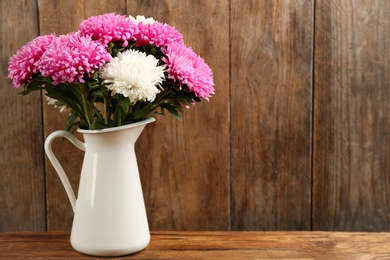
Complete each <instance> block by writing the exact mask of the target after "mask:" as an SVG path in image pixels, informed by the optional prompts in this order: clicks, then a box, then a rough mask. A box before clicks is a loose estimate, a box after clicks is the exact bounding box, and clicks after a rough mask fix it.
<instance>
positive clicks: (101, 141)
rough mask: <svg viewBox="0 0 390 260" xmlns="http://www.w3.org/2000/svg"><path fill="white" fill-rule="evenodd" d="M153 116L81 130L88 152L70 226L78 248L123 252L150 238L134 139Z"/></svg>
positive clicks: (102, 253)
mask: <svg viewBox="0 0 390 260" xmlns="http://www.w3.org/2000/svg"><path fill="white" fill-rule="evenodd" d="M153 121H154V119H153V120H149V121H146V122H145V121H144V123H143V124H139V123H137V124H136V125H135V126H132V127H130V126H131V125H129V126H128V127H124V128H121V129H119V130H118V131H89V132H88V131H85V130H83V131H82V133H83V136H84V140H85V143H84V146H85V155H84V161H83V166H82V170H81V178H80V184H79V190H78V198H77V200H76V202H75V209H74V210H75V215H74V219H73V226H72V232H71V244H72V246H73V248H75V249H76V250H77V251H80V252H82V253H85V254H90V255H98V256H119V255H125V254H130V253H135V252H138V251H140V250H142V249H144V248H145V247H146V246H147V245H148V244H149V241H150V234H149V226H148V221H147V216H146V210H145V204H144V199H143V193H142V187H141V182H140V178H139V173H138V166H137V160H136V155H135V152H134V143H135V141H136V140H137V138H138V136H139V135H140V134H141V132H142V130H143V128H144V127H145V124H147V123H150V122H153ZM80 132H81V131H80ZM54 163H55V162H54ZM65 186H66V184H65ZM70 200H71V198H70Z"/></svg>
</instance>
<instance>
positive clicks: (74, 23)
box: [40, 0, 125, 230]
mask: <svg viewBox="0 0 390 260" xmlns="http://www.w3.org/2000/svg"><path fill="white" fill-rule="evenodd" d="M114 11H116V12H118V13H123V12H124V11H125V2H124V1H113V0H111V1H101V0H100V1H90V0H85V1H79V0H71V1H68V0H67V1H64V0H54V1H53V0H41V1H40V32H41V34H42V35H45V34H50V33H53V32H55V33H56V34H57V35H60V34H66V33H69V32H74V31H77V30H78V26H79V24H80V22H81V21H82V20H84V19H86V18H88V17H90V16H92V15H98V14H104V13H106V12H114ZM43 103H44V130H45V131H44V133H45V134H44V136H45V138H46V137H47V136H48V135H49V134H50V133H52V132H53V131H56V130H62V129H64V128H65V123H66V119H67V117H68V114H66V113H62V114H61V113H59V111H58V109H57V108H55V107H53V106H49V105H47V104H46V102H45V100H43ZM77 136H78V137H79V138H80V139H82V137H81V135H77ZM53 150H54V152H55V154H56V156H57V158H58V160H59V161H60V162H61V165H62V166H63V168H64V170H65V172H66V173H67V174H68V178H69V181H70V182H71V184H72V186H73V189H74V191H75V193H76V194H77V189H78V182H79V177H80V172H81V164H82V160H83V155H84V154H83V152H81V151H80V150H78V149H77V148H75V147H74V146H73V145H72V144H70V143H69V142H66V141H65V142H61V140H56V141H55V142H54V143H53ZM46 175H47V178H46V185H47V191H46V193H47V221H48V227H47V228H48V230H70V228H71V225H72V218H73V211H72V208H71V206H70V203H69V200H68V198H67V196H66V193H65V190H64V189H63V186H62V184H61V182H60V179H59V178H58V176H57V174H56V173H55V171H54V169H53V167H52V165H51V164H50V162H49V161H47V163H46Z"/></svg>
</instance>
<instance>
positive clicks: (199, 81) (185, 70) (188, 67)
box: [162, 43, 214, 100]
mask: <svg viewBox="0 0 390 260" xmlns="http://www.w3.org/2000/svg"><path fill="white" fill-rule="evenodd" d="M162 51H163V54H164V55H165V56H166V57H163V58H162V61H163V62H165V63H166V64H167V66H168V68H167V72H168V77H169V78H171V79H173V80H175V81H177V82H179V83H180V85H185V86H187V88H188V90H189V91H192V92H194V93H195V95H196V96H197V97H199V98H204V99H206V100H208V98H209V97H210V95H211V94H214V87H213V86H214V83H213V73H212V71H211V69H210V67H209V66H208V65H207V64H206V63H205V61H204V60H203V59H202V58H201V57H199V56H198V55H196V53H195V52H194V51H193V50H192V49H191V48H188V47H186V46H185V45H184V44H180V43H172V44H170V45H168V46H167V48H162Z"/></svg>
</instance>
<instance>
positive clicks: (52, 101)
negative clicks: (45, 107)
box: [45, 95, 68, 113]
mask: <svg viewBox="0 0 390 260" xmlns="http://www.w3.org/2000/svg"><path fill="white" fill-rule="evenodd" d="M45 98H46V101H47V103H48V104H49V105H54V107H58V108H59V109H60V112H61V113H62V112H65V111H66V110H68V107H67V106H65V105H62V106H57V105H56V103H57V101H58V100H57V99H54V98H50V97H48V96H46V95H45Z"/></svg>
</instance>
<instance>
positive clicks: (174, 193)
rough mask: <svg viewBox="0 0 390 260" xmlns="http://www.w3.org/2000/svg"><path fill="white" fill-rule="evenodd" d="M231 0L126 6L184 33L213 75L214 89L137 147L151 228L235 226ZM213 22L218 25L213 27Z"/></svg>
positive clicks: (161, 119) (150, 131)
mask: <svg viewBox="0 0 390 260" xmlns="http://www.w3.org/2000/svg"><path fill="white" fill-rule="evenodd" d="M228 11H229V5H228V1H225V0H218V1H189V0H186V1H182V0H170V1H159V0H154V1H152V0H149V1H144V0H142V1H131V0H129V1H127V13H128V14H129V15H132V16H136V15H145V16H146V17H153V18H154V19H156V20H158V21H160V22H165V23H168V24H170V25H171V26H174V27H175V28H177V30H178V31H179V32H180V33H182V34H183V37H184V41H185V43H186V44H187V45H188V46H191V47H192V48H193V49H194V51H195V52H196V53H197V54H199V55H200V56H201V57H203V58H204V59H205V61H206V62H207V63H208V64H209V66H210V67H211V69H212V70H213V73H214V79H215V85H216V86H215V88H216V90H215V92H216V95H214V96H213V97H212V98H211V99H210V102H207V101H202V102H201V103H198V104H197V105H196V106H194V107H192V108H191V109H189V110H187V111H185V112H184V114H183V122H178V121H177V120H176V119H175V118H174V117H172V116H171V115H166V116H158V117H157V118H156V119H157V121H156V122H155V123H153V124H152V125H150V126H148V127H147V128H146V130H144V133H143V134H142V135H141V137H140V139H139V141H138V143H137V144H136V149H137V157H138V161H139V164H140V165H139V167H140V173H141V180H142V184H143V191H144V196H145V204H146V208H147V213H148V218H149V224H150V228H151V230H226V229H227V228H228V218H229V216H228V214H229V213H228V207H229V204H228V164H229V157H228V156H229V155H228V142H229V133H228V131H229V128H228V103H229V100H228V99H229V97H228V94H229V74H228V67H229V65H228V64H229V44H228V42H229V33H228V32H229V17H228ZM210 24H213V25H214V26H210Z"/></svg>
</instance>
